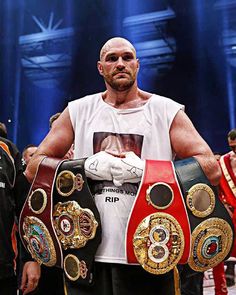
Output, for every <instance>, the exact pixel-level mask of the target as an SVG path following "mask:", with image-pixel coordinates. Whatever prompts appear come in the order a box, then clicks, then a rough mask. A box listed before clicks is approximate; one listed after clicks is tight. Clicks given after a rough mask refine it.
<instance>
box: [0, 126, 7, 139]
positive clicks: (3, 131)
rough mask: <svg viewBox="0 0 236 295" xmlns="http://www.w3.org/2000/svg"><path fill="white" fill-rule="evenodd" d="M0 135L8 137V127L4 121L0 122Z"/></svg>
mask: <svg viewBox="0 0 236 295" xmlns="http://www.w3.org/2000/svg"><path fill="white" fill-rule="evenodd" d="M0 137H3V138H7V127H6V125H5V124H4V123H2V122H0Z"/></svg>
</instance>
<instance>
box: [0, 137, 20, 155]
mask: <svg viewBox="0 0 236 295" xmlns="http://www.w3.org/2000/svg"><path fill="white" fill-rule="evenodd" d="M0 147H1V148H3V149H5V147H7V148H8V149H9V150H10V151H11V153H12V152H14V153H17V152H18V148H17V147H16V145H15V144H14V143H13V142H12V141H11V140H9V139H6V138H4V137H0Z"/></svg>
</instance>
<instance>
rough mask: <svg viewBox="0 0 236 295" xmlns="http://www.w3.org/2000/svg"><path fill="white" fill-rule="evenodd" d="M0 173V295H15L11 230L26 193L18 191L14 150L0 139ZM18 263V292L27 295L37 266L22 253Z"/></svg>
mask: <svg viewBox="0 0 236 295" xmlns="http://www.w3.org/2000/svg"><path fill="white" fill-rule="evenodd" d="M0 171H1V173H0V294H1V295H16V294H17V277H16V265H15V262H16V260H15V251H16V244H13V243H12V241H13V239H12V229H13V227H14V225H15V220H16V219H17V218H18V216H19V213H20V210H21V208H22V205H23V203H24V200H25V199H24V197H25V196H26V191H22V189H21V186H22V181H27V180H26V179H25V178H24V176H23V169H22V165H21V156H20V153H19V151H18V149H17V147H16V146H15V145H14V144H13V143H12V142H11V141H10V140H7V139H5V138H3V137H0ZM26 188H28V184H27V185H26ZM20 259H21V260H22V261H23V262H24V266H23V271H22V280H21V290H22V292H23V294H28V293H30V292H32V291H33V290H34V289H35V288H36V287H37V285H38V280H39V277H40V266H39V265H38V263H37V262H34V261H32V259H31V257H30V256H29V254H28V253H27V252H26V251H24V249H23V251H22V252H21V253H20Z"/></svg>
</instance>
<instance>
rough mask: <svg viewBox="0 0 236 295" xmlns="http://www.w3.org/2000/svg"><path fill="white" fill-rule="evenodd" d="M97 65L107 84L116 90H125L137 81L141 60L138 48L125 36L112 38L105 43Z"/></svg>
mask: <svg viewBox="0 0 236 295" xmlns="http://www.w3.org/2000/svg"><path fill="white" fill-rule="evenodd" d="M97 67H98V71H99V73H100V75H102V76H103V78H104V80H105V83H106V85H107V86H108V87H109V86H110V87H111V88H112V89H114V90H117V91H125V90H128V89H129V88H130V87H131V86H132V85H133V84H134V83H137V74H138V69H139V61H138V59H137V58H136V50H135V48H134V46H133V45H132V44H131V43H130V42H129V41H128V40H126V39H124V38H120V37H116V38H112V39H110V40H108V41H107V42H106V43H105V44H104V45H103V47H102V49H101V51H100V61H98V64H97Z"/></svg>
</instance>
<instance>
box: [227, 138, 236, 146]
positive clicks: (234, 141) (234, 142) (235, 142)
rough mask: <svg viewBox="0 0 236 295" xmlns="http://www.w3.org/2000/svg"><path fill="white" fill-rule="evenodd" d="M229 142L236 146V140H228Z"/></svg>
mask: <svg viewBox="0 0 236 295" xmlns="http://www.w3.org/2000/svg"><path fill="white" fill-rule="evenodd" d="M228 142H229V144H230V145H236V139H230V138H228Z"/></svg>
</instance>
